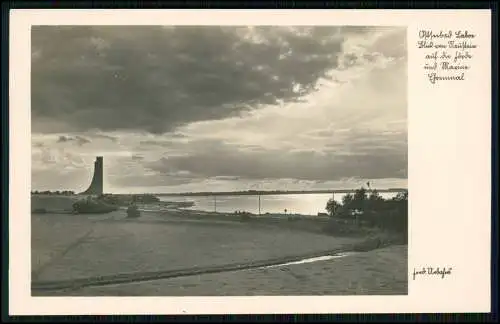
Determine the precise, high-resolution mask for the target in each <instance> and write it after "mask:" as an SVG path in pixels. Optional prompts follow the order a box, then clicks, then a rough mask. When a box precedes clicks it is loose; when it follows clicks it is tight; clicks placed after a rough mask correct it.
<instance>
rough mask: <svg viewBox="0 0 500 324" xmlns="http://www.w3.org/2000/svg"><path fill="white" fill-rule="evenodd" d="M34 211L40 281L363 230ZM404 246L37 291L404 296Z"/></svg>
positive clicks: (224, 255) (288, 245) (248, 256)
mask: <svg viewBox="0 0 500 324" xmlns="http://www.w3.org/2000/svg"><path fill="white" fill-rule="evenodd" d="M124 217H125V215H124V212H123V211H117V212H113V213H110V214H106V215H97V216H86V215H56V214H43V215H32V276H33V280H34V281H36V282H41V281H51V280H71V279H77V278H87V277H94V276H103V275H114V274H119V273H135V272H147V271H164V270H176V269H186V268H190V267H205V266H217V265H225V264H231V263H238V262H248V261H256V260H266V259H272V258H280V257H287V256H293V255H300V254H307V253H311V252H315V251H324V250H329V249H336V248H341V247H343V246H346V245H350V244H353V243H356V242H359V241H360V240H361V238H348V237H345V238H344V237H343V238H338V237H332V236H326V235H319V234H314V233H309V232H300V231H294V230H286V229H283V230H277V229H276V228H266V227H262V226H252V225H251V224H248V223H240V222H230V223H224V222H217V223H214V222H203V221H179V219H178V218H171V219H170V218H169V217H168V216H160V215H158V214H155V213H145V214H144V216H143V217H141V218H139V219H137V220H133V221H130V220H126V219H125V218H124ZM406 250H407V248H406V246H394V247H389V248H385V249H380V250H376V251H371V252H363V253H358V254H355V255H352V256H347V257H344V258H341V259H336V260H329V261H319V262H315V263H310V264H300V265H288V266H283V267H277V268H268V269H252V270H243V271H233V272H221V273H215V274H203V275H196V276H189V277H180V278H171V279H162V280H156V281H148V282H139V283H131V284H120V285H109V286H100V287H86V288H83V289H80V290H76V291H55V292H49V291H44V292H34V295H40V294H41V295H90V296H97V295H130V296H137V295H171V296H176V295H177V296H183V295H198V296H200V295H201V296H202V295H207V296H208V295H270V294H271V295H272V294H279V295H283V294H287V295H289V294H297V295H303V294H306V295H307V294H388V293H392V294H406V289H407V271H406V264H407V255H406Z"/></svg>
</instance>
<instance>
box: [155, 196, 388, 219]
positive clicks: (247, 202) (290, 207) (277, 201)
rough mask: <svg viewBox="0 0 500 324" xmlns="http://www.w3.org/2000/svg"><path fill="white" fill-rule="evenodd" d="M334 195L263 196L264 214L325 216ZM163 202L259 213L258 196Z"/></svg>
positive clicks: (204, 209)
mask: <svg viewBox="0 0 500 324" xmlns="http://www.w3.org/2000/svg"><path fill="white" fill-rule="evenodd" d="M345 195H346V194H341V193H336V194H335V200H336V201H338V202H341V201H342V197H344V196H345ZM380 195H381V196H382V197H383V198H386V199H387V198H392V197H394V196H396V193H381V194H380ZM331 197H332V194H298V195H297V194H295V195H294V194H289V195H262V196H260V212H261V214H265V213H271V214H275V213H284V212H285V209H286V210H287V212H286V213H287V214H302V215H317V214H318V213H325V212H326V210H325V207H326V203H327V202H328V200H329V199H330V198H331ZM159 198H160V200H162V201H192V202H194V206H193V207H192V208H190V209H195V210H203V211H217V212H223V213H232V212H235V211H246V212H250V213H254V214H258V213H259V197H258V196H249V195H245V196H217V197H216V198H214V197H162V196H160V197H159Z"/></svg>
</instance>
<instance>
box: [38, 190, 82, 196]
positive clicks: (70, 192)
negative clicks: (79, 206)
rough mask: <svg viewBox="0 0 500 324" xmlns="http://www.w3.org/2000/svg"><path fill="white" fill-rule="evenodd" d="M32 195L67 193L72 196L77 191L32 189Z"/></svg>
mask: <svg viewBox="0 0 500 324" xmlns="http://www.w3.org/2000/svg"><path fill="white" fill-rule="evenodd" d="M31 194H32V195H67V196H71V195H74V194H75V192H74V191H73V190H61V191H60V190H56V191H50V190H44V191H38V190H32V191H31Z"/></svg>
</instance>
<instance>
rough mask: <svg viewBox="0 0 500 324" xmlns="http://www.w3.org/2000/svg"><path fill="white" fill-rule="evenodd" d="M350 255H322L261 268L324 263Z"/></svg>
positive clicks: (350, 253) (349, 253)
mask: <svg viewBox="0 0 500 324" xmlns="http://www.w3.org/2000/svg"><path fill="white" fill-rule="evenodd" d="M352 254H354V252H346V253H339V254H335V255H324V256H320V257H315V258H308V259H302V260H299V261H293V262H287V263H281V264H275V265H271V266H266V267H263V268H277V267H283V266H287V265H293V264H303V263H312V262H317V261H326V260H332V259H338V258H343V257H346V256H349V255H352Z"/></svg>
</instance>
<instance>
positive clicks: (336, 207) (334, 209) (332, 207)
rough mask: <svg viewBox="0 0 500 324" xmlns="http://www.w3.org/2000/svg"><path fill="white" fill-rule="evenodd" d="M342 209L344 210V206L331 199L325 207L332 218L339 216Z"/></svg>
mask: <svg viewBox="0 0 500 324" xmlns="http://www.w3.org/2000/svg"><path fill="white" fill-rule="evenodd" d="M340 208H342V204H340V203H338V202H337V201H335V200H334V199H333V198H330V199H329V200H328V202H327V203H326V207H325V209H326V211H327V212H328V214H329V215H330V216H334V215H335V214H337V213H338V212H339V211H340Z"/></svg>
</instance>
